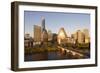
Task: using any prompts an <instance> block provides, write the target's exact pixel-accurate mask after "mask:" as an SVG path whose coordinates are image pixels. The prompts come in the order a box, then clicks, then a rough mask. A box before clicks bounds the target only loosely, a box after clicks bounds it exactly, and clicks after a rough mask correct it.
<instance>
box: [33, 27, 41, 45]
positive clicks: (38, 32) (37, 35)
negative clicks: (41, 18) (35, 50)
mask: <svg viewBox="0 0 100 73" xmlns="http://www.w3.org/2000/svg"><path fill="white" fill-rule="evenodd" d="M34 42H35V44H40V43H41V27H40V26H37V25H34Z"/></svg>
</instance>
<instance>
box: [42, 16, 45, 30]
mask: <svg viewBox="0 0 100 73" xmlns="http://www.w3.org/2000/svg"><path fill="white" fill-rule="evenodd" d="M41 23H42V31H44V30H45V18H44V17H43V16H42V22H41Z"/></svg>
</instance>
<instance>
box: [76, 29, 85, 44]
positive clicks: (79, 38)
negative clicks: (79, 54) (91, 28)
mask: <svg viewBox="0 0 100 73" xmlns="http://www.w3.org/2000/svg"><path fill="white" fill-rule="evenodd" d="M77 42H78V43H81V44H82V43H84V34H83V32H82V31H80V30H78V31H77Z"/></svg>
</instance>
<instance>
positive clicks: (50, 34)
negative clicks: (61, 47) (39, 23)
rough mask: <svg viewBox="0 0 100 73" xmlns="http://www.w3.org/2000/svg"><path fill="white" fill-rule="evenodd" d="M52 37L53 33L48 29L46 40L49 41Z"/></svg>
mask: <svg viewBox="0 0 100 73" xmlns="http://www.w3.org/2000/svg"><path fill="white" fill-rule="evenodd" d="M52 37H53V34H52V32H51V31H50V30H48V41H51V40H52Z"/></svg>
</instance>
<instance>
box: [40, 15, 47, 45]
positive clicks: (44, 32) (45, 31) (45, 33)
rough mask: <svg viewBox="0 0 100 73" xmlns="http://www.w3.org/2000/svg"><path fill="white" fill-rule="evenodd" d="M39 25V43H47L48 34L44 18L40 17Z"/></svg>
mask: <svg viewBox="0 0 100 73" xmlns="http://www.w3.org/2000/svg"><path fill="white" fill-rule="evenodd" d="M41 25H42V27H41V28H42V34H41V41H42V43H46V42H48V33H47V30H46V28H45V18H44V17H42V21H41Z"/></svg>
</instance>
